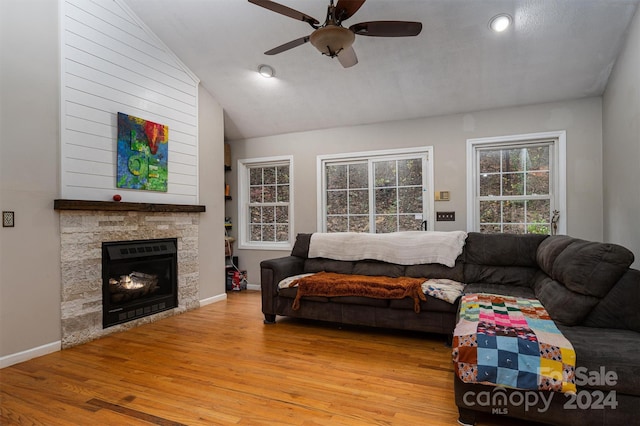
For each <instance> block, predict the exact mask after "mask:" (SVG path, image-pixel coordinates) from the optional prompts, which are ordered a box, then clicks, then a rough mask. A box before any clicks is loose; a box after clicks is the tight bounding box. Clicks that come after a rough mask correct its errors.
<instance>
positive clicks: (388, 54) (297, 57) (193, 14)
mask: <svg viewBox="0 0 640 426" xmlns="http://www.w3.org/2000/svg"><path fill="white" fill-rule="evenodd" d="M638 1H639V0H554V1H552V0H393V1H392V0H367V2H366V3H365V4H364V5H363V6H362V8H361V9H360V10H359V11H358V12H357V13H356V14H355V15H354V16H353V17H351V18H350V19H349V20H347V21H346V22H345V26H349V25H352V24H354V23H357V22H361V21H372V20H408V21H420V22H422V23H423V30H422V33H421V34H420V35H419V36H417V37H408V38H378V37H363V36H356V41H355V43H354V49H355V50H356V53H357V55H358V60H359V63H358V64H357V65H356V66H354V67H352V68H347V69H345V68H342V67H341V66H340V64H339V63H338V61H337V60H336V59H331V58H328V57H325V56H321V55H320V54H319V53H318V52H317V51H316V50H315V48H314V47H313V46H312V45H311V44H310V43H307V44H305V45H302V46H299V47H296V48H294V49H292V50H289V51H286V52H283V53H281V54H279V55H275V56H265V55H264V54H263V52H264V51H266V50H269V49H271V48H273V47H276V46H278V45H280V44H283V43H285V42H288V41H290V40H293V39H296V38H299V37H302V36H304V35H308V34H310V33H311V32H312V31H313V29H312V28H311V27H310V26H309V25H308V24H306V23H304V22H302V21H296V20H294V19H291V18H288V17H286V16H283V15H279V14H276V13H274V12H271V11H269V10H266V9H264V8H261V7H258V6H256V5H253V4H250V3H249V2H248V1H247V0H125V2H126V3H127V4H128V5H129V6H130V7H131V9H132V10H133V11H134V12H135V13H136V14H137V15H138V16H139V17H140V18H141V19H142V21H144V23H145V24H146V25H147V26H148V27H150V28H151V30H152V31H153V32H154V33H155V34H156V35H157V36H158V37H159V38H160V39H161V40H162V41H163V42H164V43H165V44H166V45H167V46H168V47H169V48H171V50H173V52H174V53H175V54H176V55H177V56H178V57H179V58H180V59H181V60H182V61H183V62H184V63H185V64H186V65H187V66H188V67H189V68H190V69H191V70H192V71H193V72H194V73H195V74H196V75H197V76H198V77H199V78H200V79H201V83H202V85H203V86H204V87H205V88H206V89H207V90H208V91H209V92H210V93H211V94H212V95H213V96H214V98H215V99H216V100H217V101H218V102H219V103H220V104H221V106H222V107H223V108H224V111H225V137H226V138H227V139H228V140H234V139H244V138H251V137H257V136H266V135H273V134H282V133H289V132H296V131H305V130H312V129H322V128H329V127H339V126H345V125H354V124H364V123H374V122H382V121H390V120H401V119H408V118H418V117H429V116H436V115H443V114H451V113H461V112H468V111H478V110H482V109H488V108H496V107H507V106H516V105H526V104H535V103H541V102H552V101H558V100H564V99H574V98H581V97H587V96H597V95H601V94H602V93H603V91H604V88H605V86H606V82H607V79H608V77H609V73H610V71H611V69H612V67H613V65H614V63H615V60H616V57H617V54H618V52H619V51H620V49H621V48H622V45H623V43H624V40H625V37H626V29H627V27H628V24H629V22H630V21H631V18H632V17H633V14H634V12H635V10H636V6H637V3H638ZM278 2H279V3H281V4H284V5H286V6H288V7H291V8H294V9H297V10H299V11H301V12H304V13H306V14H308V15H311V16H313V17H315V18H316V19H317V20H319V21H320V22H324V19H325V15H326V7H327V5H328V0H279V1H278ZM499 13H508V14H509V15H511V16H512V17H513V21H514V22H513V26H512V27H511V28H510V29H509V30H507V31H506V32H505V33H501V34H496V33H493V32H492V31H490V30H489V28H488V22H489V19H490V18H491V17H493V16H495V15H497V14H499ZM264 63H266V64H269V65H271V66H272V67H273V68H275V70H276V77H275V78H273V79H264V78H262V77H260V76H259V75H258V74H257V72H256V70H257V68H258V65H260V64H264Z"/></svg>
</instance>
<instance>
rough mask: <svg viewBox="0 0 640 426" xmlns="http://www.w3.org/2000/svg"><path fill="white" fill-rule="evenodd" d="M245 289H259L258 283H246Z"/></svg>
mask: <svg viewBox="0 0 640 426" xmlns="http://www.w3.org/2000/svg"><path fill="white" fill-rule="evenodd" d="M247 290H257V291H260V284H247Z"/></svg>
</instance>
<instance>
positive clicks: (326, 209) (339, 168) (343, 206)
mask: <svg viewBox="0 0 640 426" xmlns="http://www.w3.org/2000/svg"><path fill="white" fill-rule="evenodd" d="M432 152H433V149H432V148H431V147H423V148H412V149H398V150H385V151H372V152H361V153H350V154H340V155H327V156H319V157H318V174H319V175H318V185H319V186H318V205H319V206H320V209H319V214H318V229H319V230H321V231H322V232H370V233H386V232H395V231H409V230H411V231H413V230H420V229H422V228H423V227H425V225H426V229H433V224H432V222H433V221H432V220H431V219H430V217H431V216H430V214H431V213H430V212H432V211H433V203H432V200H433V196H432V195H433V190H432V189H431V187H430V182H431V181H432V180H433V171H432V168H431V164H430V158H431V157H432Z"/></svg>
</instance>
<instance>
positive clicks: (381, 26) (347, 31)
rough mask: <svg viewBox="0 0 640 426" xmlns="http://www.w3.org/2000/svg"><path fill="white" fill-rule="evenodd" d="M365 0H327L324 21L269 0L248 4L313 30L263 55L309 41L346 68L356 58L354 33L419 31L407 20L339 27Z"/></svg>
mask: <svg viewBox="0 0 640 426" xmlns="http://www.w3.org/2000/svg"><path fill="white" fill-rule="evenodd" d="M365 1H366V0H338V2H337V3H336V5H335V6H334V4H333V0H329V6H328V9H327V18H326V19H325V21H324V24H322V25H320V22H319V21H318V20H317V19H315V18H313V17H311V16H309V15H307V14H304V13H302V12H299V11H297V10H295V9H291V8H290V7H287V6H284V5H281V4H279V3H276V2H274V1H271V0H249V3H253V4H255V5H258V6H261V7H264V8H265V9H269V10H271V11H273V12H276V13H279V14H281V15H285V16H288V17H290V18H293V19H297V20H300V21H304V22H306V23H308V24H309V25H311V27H312V28H313V29H314V31H313V32H312V33H311V34H310V35H307V36H304V37H300V38H298V39H295V40H292V41H290V42H288V43H285V44H282V45H280V46H278V47H274V48H273V49H271V50H267V51H266V52H264V53H265V55H276V54H278V53H282V52H284V51H287V50H289V49H293V48H294V47H297V46H300V45H303V44H305V43H306V42H308V41H310V42H311V44H312V45H313V46H314V47H315V48H316V49H318V50H319V51H320V53H322V54H323V55H327V56H329V57H331V58H335V57H337V58H338V61H340V64H342V66H343V67H345V68H349V67H352V66H354V65H355V64H357V63H358V57H357V56H356V52H355V50H353V46H352V44H353V42H354V41H355V36H356V35H361V36H368V37H410V36H417V35H418V34H420V31H422V23H420V22H409V21H369V22H360V23H358V24H354V25H351V26H350V27H349V28H345V27H343V26H342V22H343V21H346V20H347V19H349V18H351V17H352V16H353V14H354V13H356V12H357V11H358V9H360V7H361V6H362V5H363V4H364V2H365Z"/></svg>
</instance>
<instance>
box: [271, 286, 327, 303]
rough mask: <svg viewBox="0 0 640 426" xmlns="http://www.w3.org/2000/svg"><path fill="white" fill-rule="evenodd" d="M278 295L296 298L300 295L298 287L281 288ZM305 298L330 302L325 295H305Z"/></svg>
mask: <svg viewBox="0 0 640 426" xmlns="http://www.w3.org/2000/svg"><path fill="white" fill-rule="evenodd" d="M278 295H279V296H280V297H286V298H287V299H295V298H296V296H297V295H298V287H291V288H281V289H280V290H279V291H278ZM305 300H311V301H314V302H328V301H329V298H328V297H323V296H307V297H305Z"/></svg>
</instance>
